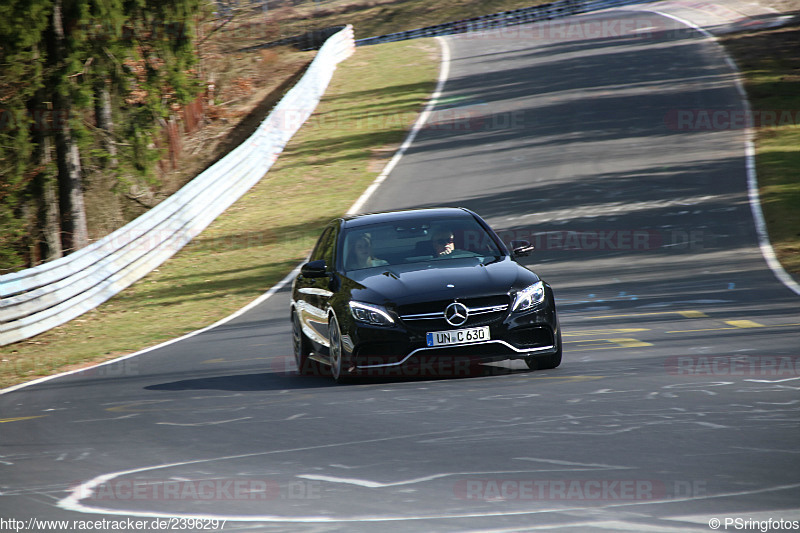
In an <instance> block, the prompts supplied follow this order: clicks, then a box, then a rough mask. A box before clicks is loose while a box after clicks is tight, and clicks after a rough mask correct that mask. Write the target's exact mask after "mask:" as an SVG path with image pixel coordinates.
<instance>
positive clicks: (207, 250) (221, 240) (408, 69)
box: [0, 40, 439, 387]
mask: <svg viewBox="0 0 800 533" xmlns="http://www.w3.org/2000/svg"><path fill="white" fill-rule="evenodd" d="M438 54H439V50H438V45H437V44H436V43H435V42H433V41H431V40H425V41H408V42H404V43H396V44H389V45H381V46H372V47H364V48H359V49H358V50H357V52H356V54H355V55H354V56H353V57H351V58H350V59H348V60H346V61H345V62H343V63H342V64H341V65H340V66H339V69H338V70H337V71H336V73H335V76H334V79H333V81H332V83H331V85H330V87H329V89H328V91H327V93H326V96H325V97H324V99H323V101H322V102H321V104H320V106H319V107H318V109H317V111H316V113H315V114H314V116H313V117H312V118H311V119H310V120H309V122H308V123H307V124H306V125H305V126H304V127H303V128H302V129H301V130H300V131H299V132H298V134H297V135H296V136H295V137H294V138H293V140H292V141H291V142H290V143H289V145H288V146H287V147H286V149H285V151H284V153H283V155H282V156H281V157H280V158H279V160H278V162H277V163H276V164H275V165H274V166H273V167H272V169H271V170H270V171H269V173H268V174H267V175H266V176H265V177H264V178H263V179H262V180H261V182H260V183H259V184H258V185H256V186H255V187H253V188H252V189H251V190H250V191H249V192H248V193H247V194H246V195H245V196H243V197H242V198H241V199H240V200H239V201H238V202H237V203H236V204H234V205H233V206H231V208H230V209H228V210H227V211H226V212H225V213H224V214H223V215H222V216H220V217H219V218H218V219H217V220H216V221H215V222H214V223H213V224H212V225H211V226H210V227H209V228H208V229H206V231H204V232H203V233H202V234H201V235H200V236H198V237H197V238H196V239H195V240H194V241H192V242H191V243H190V244H189V245H188V246H186V247H185V248H184V249H183V250H181V251H180V252H178V253H177V254H176V255H175V256H174V257H173V258H172V259H171V260H169V261H168V262H167V263H165V264H163V265H162V266H161V267H160V268H159V269H158V270H157V271H155V272H153V273H152V274H150V275H149V276H147V277H146V278H144V279H143V280H141V281H139V282H138V283H136V284H134V285H133V286H132V287H130V288H129V289H127V290H125V291H123V292H122V293H121V294H119V295H118V296H116V297H115V298H113V299H111V300H109V301H108V302H107V303H106V304H104V305H102V306H100V307H98V308H97V309H95V310H93V311H91V312H89V313H86V314H85V315H83V316H81V317H79V318H78V319H76V320H74V321H72V322H70V323H68V324H66V325H64V326H61V327H58V328H55V329H54V330H51V331H49V332H46V333H43V334H42V335H39V336H37V337H34V338H32V339H29V340H28V341H23V342H20V343H17V344H14V345H10V346H5V347H2V348H0V354H2V355H1V356H0V387H5V386H9V385H11V384H14V383H19V382H22V381H27V380H30V379H34V378H36V377H39V376H43V375H48V374H52V373H56V372H59V371H63V370H67V369H71V368H78V367H80V366H86V365H88V364H91V363H94V362H98V361H102V360H107V359H110V358H112V357H115V356H119V355H122V354H125V353H130V352H132V351H136V350H139V349H142V348H145V347H147V346H152V345H155V344H157V343H159V342H162V341H165V340H168V339H171V338H174V337H176V336H179V335H182V334H184V333H186V332H189V331H193V330H195V329H198V328H201V327H203V326H206V325H208V324H211V323H213V322H215V321H216V320H219V319H221V318H223V317H225V316H227V315H229V314H230V313H232V312H234V311H235V310H237V309H239V308H241V307H242V306H244V305H245V304H247V303H248V302H250V301H252V300H253V299H255V298H256V297H258V296H259V295H260V294H262V293H264V292H265V291H266V290H267V289H269V287H271V286H272V285H274V284H275V283H276V282H277V281H279V280H280V279H281V278H283V277H284V276H285V275H286V274H287V273H288V272H289V271H290V270H292V269H293V268H294V267H295V266H296V265H297V264H298V263H299V262H300V261H301V260H302V259H303V258H304V257H305V256H306V254H307V253H308V251H309V249H310V248H311V246H313V243H314V241H315V239H316V237H317V236H318V234H319V232H320V228H321V227H322V226H323V225H324V224H325V223H326V222H327V221H329V220H330V219H332V218H334V217H336V216H339V215H341V214H343V213H344V212H346V211H347V209H348V208H349V207H350V206H351V205H352V204H353V202H354V201H355V200H356V199H357V198H358V197H359V195H360V194H361V193H362V192H363V191H364V189H366V187H367V186H368V185H369V184H370V183H371V182H372V180H373V179H374V178H375V176H376V175H377V173H378V172H379V171H380V169H381V168H382V163H383V162H385V161H386V160H385V159H382V158H383V155H381V154H384V153H387V154H390V153H391V152H392V150H391V148H393V147H396V146H399V144H400V143H401V142H402V140H403V138H404V137H405V135H406V131H407V130H408V129H409V128H410V126H411V124H413V122H414V120H415V119H416V116H417V114H418V112H419V111H420V110H421V108H422V107H423V105H424V103H425V102H426V100H427V99H428V97H429V96H430V94H431V92H432V91H433V88H434V86H435V80H436V76H437V73H438V64H439V62H438ZM376 154H377V155H376ZM287 316H288V315H287ZM287 321H288V318H287Z"/></svg>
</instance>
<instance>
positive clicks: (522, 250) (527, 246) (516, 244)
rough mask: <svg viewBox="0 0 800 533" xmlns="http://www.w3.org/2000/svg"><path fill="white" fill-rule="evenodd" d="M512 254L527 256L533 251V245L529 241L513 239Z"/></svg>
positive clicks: (511, 243)
mask: <svg viewBox="0 0 800 533" xmlns="http://www.w3.org/2000/svg"><path fill="white" fill-rule="evenodd" d="M509 244H510V245H511V255H513V256H514V257H525V256H527V255H528V254H530V253H531V252H532V251H533V245H532V244H531V243H529V242H528V241H511V242H510V243H509Z"/></svg>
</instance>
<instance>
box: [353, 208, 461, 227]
mask: <svg viewBox="0 0 800 533" xmlns="http://www.w3.org/2000/svg"><path fill="white" fill-rule="evenodd" d="M474 216H475V215H474V214H473V213H472V212H471V211H469V210H467V209H464V208H463V207H433V208H426V209H408V210H403V211H385V212H382V213H367V214H364V215H352V216H348V217H344V218H343V220H344V226H343V227H345V228H357V227H359V226H367V225H370V224H380V223H383V222H399V221H403V220H414V219H417V218H432V217H435V218H467V217H469V218H472V217H474Z"/></svg>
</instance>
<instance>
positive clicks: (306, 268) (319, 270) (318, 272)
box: [300, 259, 328, 278]
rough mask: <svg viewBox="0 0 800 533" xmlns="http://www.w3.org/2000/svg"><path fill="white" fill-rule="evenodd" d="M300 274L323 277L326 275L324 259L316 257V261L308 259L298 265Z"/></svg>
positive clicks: (308, 276) (326, 269)
mask: <svg viewBox="0 0 800 533" xmlns="http://www.w3.org/2000/svg"><path fill="white" fill-rule="evenodd" d="M300 274H302V275H303V277H304V278H324V277H325V276H327V275H328V268H327V267H326V266H325V260H324V259H318V260H317V261H309V262H308V263H306V264H305V265H303V266H302V267H300Z"/></svg>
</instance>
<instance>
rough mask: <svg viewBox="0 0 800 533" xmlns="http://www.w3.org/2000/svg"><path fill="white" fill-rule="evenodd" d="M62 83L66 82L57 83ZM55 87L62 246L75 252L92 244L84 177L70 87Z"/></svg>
mask: <svg viewBox="0 0 800 533" xmlns="http://www.w3.org/2000/svg"><path fill="white" fill-rule="evenodd" d="M62 16H63V15H62V12H61V0H55V1H54V2H53V32H52V35H51V36H50V38H49V39H48V41H50V42H49V43H48V44H49V50H48V51H49V52H50V54H51V58H52V59H53V60H54V62H55V63H56V68H58V69H61V68H63V65H64V50H65V49H66V46H67V43H66V39H65V35H64V24H63V20H62ZM56 81H57V82H61V81H63V80H56ZM59 85H62V84H61V83H57V85H56V86H55V87H54V93H55V94H54V95H53V96H54V97H53V103H54V105H55V114H56V116H57V117H59V120H58V121H57V123H56V124H55V130H56V134H55V145H56V163H57V166H58V191H59V207H60V209H61V230H62V231H63V234H62V241H61V242H62V245H63V249H64V251H66V252H71V251H74V250H78V249H80V248H83V247H85V246H86V245H88V244H89V232H88V229H87V227H86V210H85V208H84V203H83V178H82V175H81V174H82V170H81V158H80V153H79V151H78V145H77V143H76V142H75V139H74V137H73V136H72V130H71V128H70V125H69V117H70V116H71V115H72V101H71V98H70V96H69V94H68V91H67V88H66V87H59Z"/></svg>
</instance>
